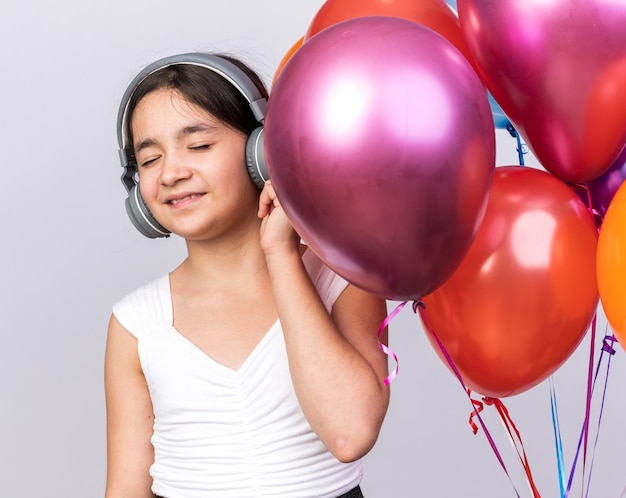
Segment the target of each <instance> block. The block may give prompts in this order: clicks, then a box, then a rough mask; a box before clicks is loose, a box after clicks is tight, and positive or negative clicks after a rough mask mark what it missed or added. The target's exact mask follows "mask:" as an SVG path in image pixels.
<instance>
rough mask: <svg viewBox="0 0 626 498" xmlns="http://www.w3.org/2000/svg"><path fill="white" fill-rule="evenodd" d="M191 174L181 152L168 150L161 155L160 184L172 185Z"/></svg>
mask: <svg viewBox="0 0 626 498" xmlns="http://www.w3.org/2000/svg"><path fill="white" fill-rule="evenodd" d="M190 176H191V168H189V167H188V166H187V164H186V162H185V160H184V159H183V158H182V157H181V154H177V153H176V152H170V153H168V154H166V155H165V156H164V157H163V162H162V167H161V184H162V185H166V186H172V185H175V184H176V183H178V182H179V181H180V180H185V179H187V178H189V177H190Z"/></svg>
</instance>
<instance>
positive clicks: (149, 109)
mask: <svg viewBox="0 0 626 498" xmlns="http://www.w3.org/2000/svg"><path fill="white" fill-rule="evenodd" d="M131 126H132V133H133V137H134V148H135V150H134V152H135V157H136V159H137V166H138V171H139V185H140V189H141V195H142V197H143V198H144V200H145V202H146V204H147V205H148V208H149V209H150V211H151V212H152V214H153V215H154V216H155V218H156V219H157V220H158V221H159V223H161V224H162V225H163V226H164V227H165V228H167V229H168V230H170V231H171V232H172V233H176V234H178V235H180V236H181V237H184V238H186V239H189V240H204V239H208V238H215V237H218V236H220V235H224V234H225V233H228V232H232V231H233V230H235V231H236V230H243V229H246V227H250V226H252V225H254V224H255V223H258V218H257V216H256V213H257V209H258V192H257V189H256V187H255V186H254V184H253V183H252V182H251V181H250V179H249V177H248V173H247V171H246V166H245V144H246V139H247V137H246V136H245V135H244V134H243V133H241V132H239V131H237V130H233V129H232V128H230V127H228V126H227V125H225V124H224V123H223V122H221V121H220V120H218V119H217V118H215V117H214V116H212V115H211V114H209V113H208V112H206V111H205V110H204V109H202V108H201V107H199V106H197V105H195V104H192V103H190V102H188V101H187V100H185V98H184V97H183V96H182V94H180V93H179V92H178V91H176V90H173V89H161V90H157V91H155V92H152V93H149V94H148V95H146V96H145V97H144V98H143V99H142V100H141V101H140V102H139V104H138V105H137V107H136V108H135V111H134V113H133V116H132V121H131ZM257 226H258V225H257Z"/></svg>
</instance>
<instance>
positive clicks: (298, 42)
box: [272, 36, 304, 85]
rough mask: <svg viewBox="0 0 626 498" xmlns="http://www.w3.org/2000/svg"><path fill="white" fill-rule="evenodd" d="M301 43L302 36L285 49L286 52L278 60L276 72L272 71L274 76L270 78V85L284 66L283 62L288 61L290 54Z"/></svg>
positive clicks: (296, 49)
mask: <svg viewBox="0 0 626 498" xmlns="http://www.w3.org/2000/svg"><path fill="white" fill-rule="evenodd" d="M303 43H304V36H301V37H300V38H299V39H298V40H296V42H295V43H294V44H293V45H292V46H291V48H290V49H289V50H288V51H287V53H286V54H285V55H284V56H283V58H282V59H281V60H280V62H279V63H278V67H277V68H276V72H275V73H274V78H273V79H272V85H274V83H276V80H277V79H278V75H279V74H280V72H281V71H282V70H283V68H284V67H285V64H287V62H289V59H291V56H292V55H293V54H295V53H296V52H297V51H298V49H299V48H300V47H301V46H302V44H303Z"/></svg>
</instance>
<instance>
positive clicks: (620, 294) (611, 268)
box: [598, 183, 626, 349]
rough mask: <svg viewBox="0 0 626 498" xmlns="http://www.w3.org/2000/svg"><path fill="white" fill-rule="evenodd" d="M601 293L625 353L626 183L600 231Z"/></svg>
mask: <svg viewBox="0 0 626 498" xmlns="http://www.w3.org/2000/svg"><path fill="white" fill-rule="evenodd" d="M598 290H599V291H600V300H601V301H602V307H603V308H604V312H605V314H606V318H607V320H608V321H609V324H610V325H611V328H612V329H613V331H614V332H615V337H616V338H617V340H618V341H619V343H620V344H621V345H622V347H623V348H625V349H626V183H623V184H622V185H621V186H620V188H619V189H617V192H616V193H615V195H614V196H613V199H612V200H611V203H610V204H609V207H608V208H607V210H606V214H605V216H604V221H603V222H602V227H601V228H600V237H599V238H598Z"/></svg>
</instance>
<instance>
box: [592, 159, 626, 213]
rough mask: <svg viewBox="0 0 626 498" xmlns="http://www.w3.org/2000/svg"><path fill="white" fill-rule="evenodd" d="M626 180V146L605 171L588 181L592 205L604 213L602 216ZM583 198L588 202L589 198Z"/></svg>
mask: <svg viewBox="0 0 626 498" xmlns="http://www.w3.org/2000/svg"><path fill="white" fill-rule="evenodd" d="M624 180H626V147H625V148H624V150H623V151H622V153H621V154H620V155H619V156H618V158H617V160H616V161H615V162H614V163H613V164H612V166H611V167H610V168H609V169H608V170H607V171H606V172H605V173H603V174H602V175H601V176H600V177H598V178H596V179H595V180H591V181H590V182H588V183H587V186H588V187H589V195H590V197H591V205H592V206H593V208H594V209H596V211H598V212H599V213H600V214H601V215H602V218H604V215H605V214H606V210H607V209H608V207H609V204H611V201H612V200H613V196H614V195H615V192H617V189H618V188H620V186H621V185H622V183H624ZM583 200H584V201H585V204H587V199H586V198H585V199H583Z"/></svg>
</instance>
